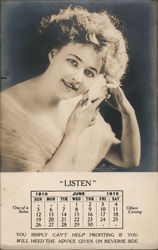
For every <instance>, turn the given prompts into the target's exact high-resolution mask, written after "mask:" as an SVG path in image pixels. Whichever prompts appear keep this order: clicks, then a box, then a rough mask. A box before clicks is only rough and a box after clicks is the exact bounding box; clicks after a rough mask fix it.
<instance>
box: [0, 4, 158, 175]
mask: <svg viewBox="0 0 158 250" xmlns="http://www.w3.org/2000/svg"><path fill="white" fill-rule="evenodd" d="M70 4H72V5H77V6H79V5H80V6H84V7H86V8H88V9H89V10H90V11H99V10H103V9H106V10H108V11H109V12H110V13H111V14H112V15H114V16H117V17H118V18H119V19H120V23H121V25H122V26H123V28H122V30H123V33H124V34H125V36H126V38H127V41H128V54H129V65H128V69H127V73H126V75H125V77H124V79H123V81H122V84H123V89H124V92H125V94H126V96H127V98H128V99H129V101H130V102H131V104H132V106H133V107H134V109H135V111H136V116H137V119H138V123H139V127H140V133H141V144H142V153H141V163H140V166H139V168H132V169H130V170H128V171H156V2H155V1H151V0H141V1H139V0H138V1H135V0H131V1H124V0H121V1H119V0H109V1H107V0H102V1H101V0H95V1H93V0H89V1H86V0H83V1H81V0H78V1H77V0H76V1H66V0H65V1H61V0H56V1H51V0H49V1H46V0H45V1H38V0H34V1H32V0H30V1H25V0H19V1H16V0H10V1H2V6H1V7H2V10H1V75H2V77H5V78H6V79H3V80H2V82H1V89H2V90H3V89H6V88H8V87H10V86H12V85H14V84H17V83H19V82H21V81H23V80H26V79H29V78H30V77H33V76H35V75H38V74H40V73H41V72H40V71H41V69H40V68H38V55H39V53H40V48H39V46H38V43H37V40H36V36H35V34H36V32H37V27H38V25H39V22H40V18H41V16H45V15H51V14H53V13H57V12H58V11H59V9H60V8H65V7H68V6H69V5H70ZM101 113H102V115H103V117H104V119H105V120H106V121H108V122H110V123H111V125H112V128H113V130H114V131H115V133H116V134H117V136H120V131H121V119H120V114H119V113H117V112H116V111H113V110H112V109H111V108H110V107H108V106H107V105H106V104H103V105H102V106H101ZM119 124H120V125H119ZM105 168H106V171H116V169H115V167H114V166H111V165H110V164H108V163H107V162H102V163H101V164H99V166H98V167H97V168H96V169H95V171H105ZM117 171H125V170H124V169H121V168H120V169H117Z"/></svg>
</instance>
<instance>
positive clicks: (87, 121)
mask: <svg viewBox="0 0 158 250" xmlns="http://www.w3.org/2000/svg"><path fill="white" fill-rule="evenodd" d="M104 99H105V96H102V97H100V98H98V99H97V100H95V101H94V102H93V103H92V104H90V105H89V106H88V107H87V108H85V109H83V108H84V105H85V104H86V101H85V100H83V99H82V100H80V101H79V102H78V104H77V105H76V107H75V109H74V111H73V112H72V113H71V115H70V117H69V119H68V122H67V126H66V131H65V135H66V136H67V135H69V134H71V133H76V134H78V135H80V134H81V133H82V131H83V130H84V129H85V128H87V127H89V126H92V125H93V124H94V122H95V118H96V116H97V114H98V107H99V105H100V103H101V102H102V101H103V100H104Z"/></svg>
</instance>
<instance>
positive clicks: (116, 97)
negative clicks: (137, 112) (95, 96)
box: [106, 78, 133, 114]
mask: <svg viewBox="0 0 158 250" xmlns="http://www.w3.org/2000/svg"><path fill="white" fill-rule="evenodd" d="M107 87H108V93H109V97H108V98H107V99H106V102H107V103H108V104H109V105H110V106H111V107H112V108H113V109H116V110H118V111H119V112H120V113H121V114H128V113H129V112H131V111H132V110H133V108H132V106H131V104H130V103H129V101H128V100H127V98H126V96H125V94H124V92H123V90H122V89H121V87H119V82H117V81H116V80H114V79H111V78H110V79H109V81H108V83H107Z"/></svg>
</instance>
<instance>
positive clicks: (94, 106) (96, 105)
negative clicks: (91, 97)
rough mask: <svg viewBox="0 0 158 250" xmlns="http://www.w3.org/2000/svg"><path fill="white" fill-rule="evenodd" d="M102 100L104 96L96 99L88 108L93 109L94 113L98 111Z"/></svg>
mask: <svg viewBox="0 0 158 250" xmlns="http://www.w3.org/2000/svg"><path fill="white" fill-rule="evenodd" d="M104 99H105V96H102V97H100V98H98V99H97V100H96V101H94V102H93V103H92V104H91V105H90V106H89V107H90V108H91V109H93V110H94V111H96V110H97V109H98V107H99V105H100V104H101V103H102V101H104Z"/></svg>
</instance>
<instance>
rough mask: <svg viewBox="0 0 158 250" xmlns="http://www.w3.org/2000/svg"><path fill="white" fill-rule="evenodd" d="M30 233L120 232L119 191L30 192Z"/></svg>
mask: <svg viewBox="0 0 158 250" xmlns="http://www.w3.org/2000/svg"><path fill="white" fill-rule="evenodd" d="M30 196H31V228H32V229H63V228H66V229H84V228H86V229H99V228H100V229H105V228H106V229H115V228H117V229H118V228H119V229H122V228H123V191H122V190H92V191H87V190H81V191H73V190H72V191H65V190H64V191H52V190H50V191H48V190H47V191H43V190H42V191H41V190H37V191H31V192H30Z"/></svg>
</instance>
